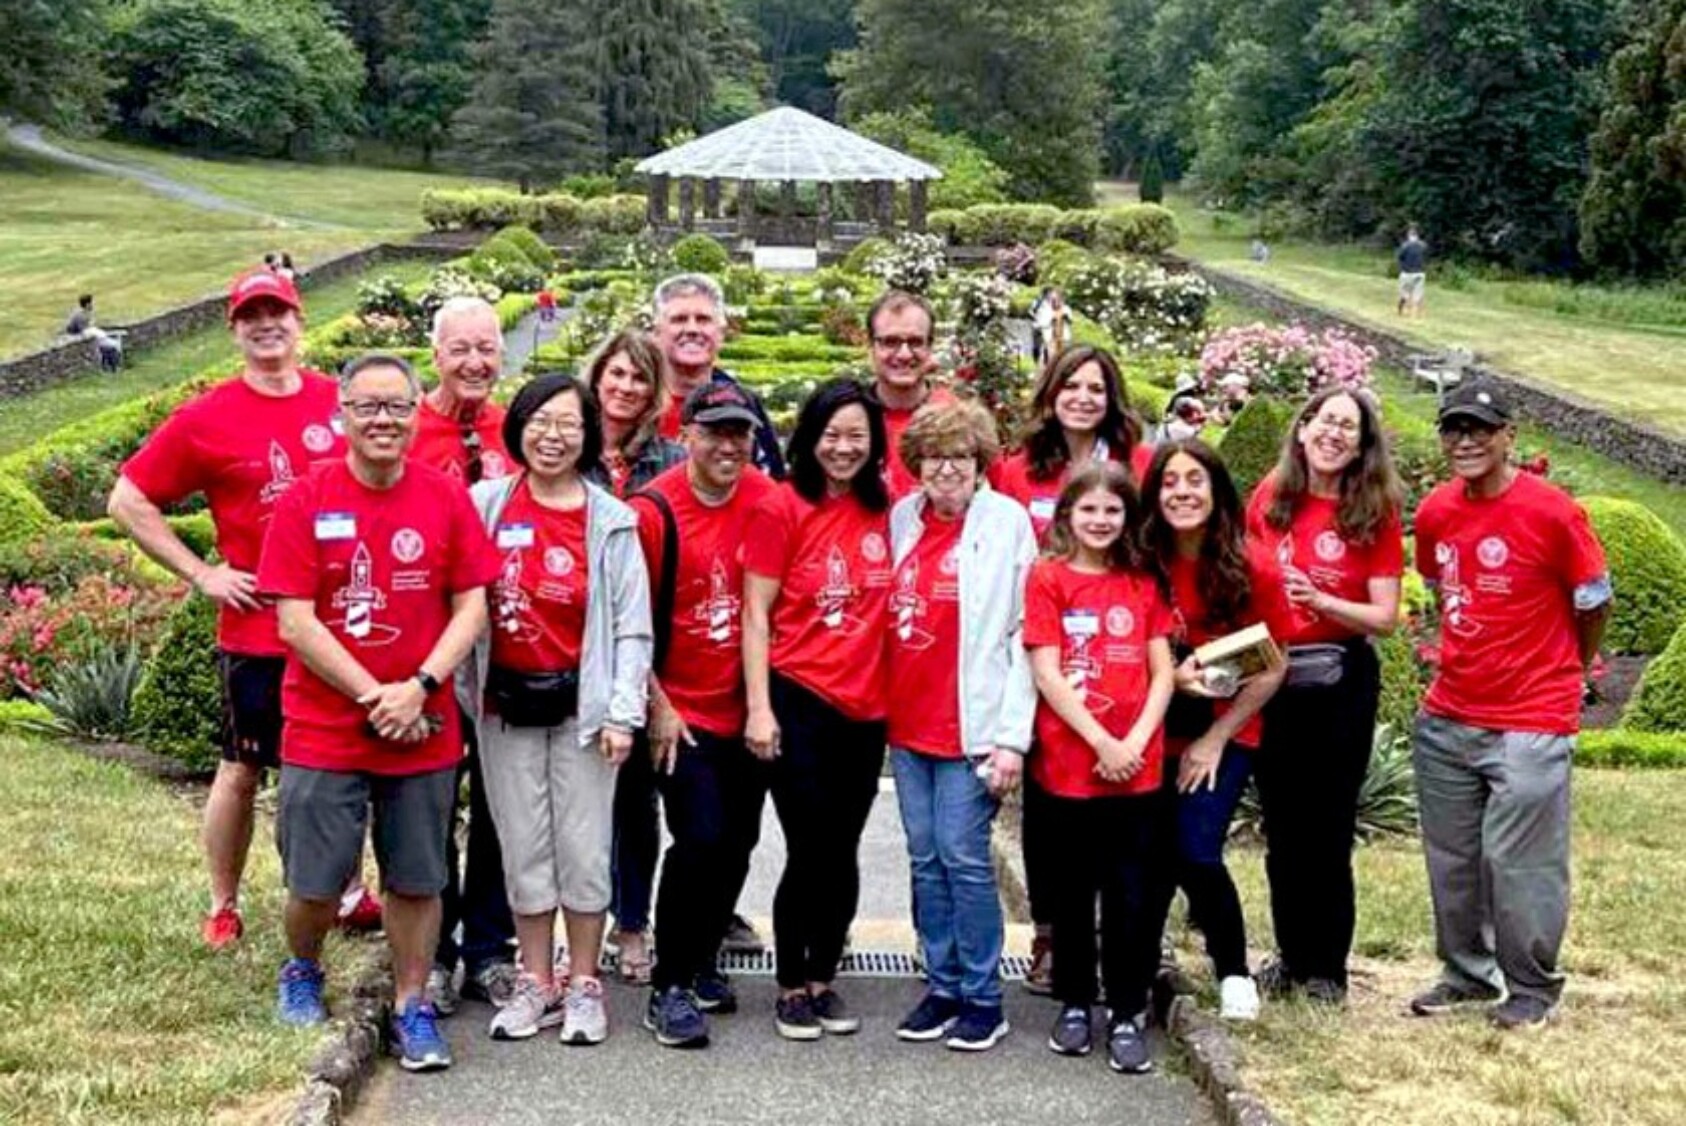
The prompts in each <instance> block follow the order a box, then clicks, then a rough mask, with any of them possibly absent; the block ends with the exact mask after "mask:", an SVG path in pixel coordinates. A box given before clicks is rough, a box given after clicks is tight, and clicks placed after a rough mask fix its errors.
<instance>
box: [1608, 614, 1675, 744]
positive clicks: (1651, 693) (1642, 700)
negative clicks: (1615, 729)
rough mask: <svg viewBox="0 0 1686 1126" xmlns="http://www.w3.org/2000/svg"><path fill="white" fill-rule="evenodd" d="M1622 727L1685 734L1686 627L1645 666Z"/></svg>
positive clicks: (1624, 715)
mask: <svg viewBox="0 0 1686 1126" xmlns="http://www.w3.org/2000/svg"><path fill="white" fill-rule="evenodd" d="M1621 726H1623V727H1627V728H1631V729H1632V730H1634V731H1677V732H1682V733H1686V627H1682V628H1681V629H1679V630H1676V631H1675V634H1674V637H1673V639H1672V640H1670V641H1669V643H1668V648H1666V649H1664V650H1663V651H1662V653H1661V654H1660V655H1659V656H1658V657H1657V658H1656V659H1655V660H1653V661H1652V662H1651V663H1650V664H1648V665H1646V666H1645V673H1644V675H1642V676H1641V677H1640V678H1639V685H1638V687H1636V688H1635V689H1634V690H1633V698H1632V699H1630V700H1629V701H1628V703H1627V710H1626V711H1624V712H1623V713H1622V723H1621Z"/></svg>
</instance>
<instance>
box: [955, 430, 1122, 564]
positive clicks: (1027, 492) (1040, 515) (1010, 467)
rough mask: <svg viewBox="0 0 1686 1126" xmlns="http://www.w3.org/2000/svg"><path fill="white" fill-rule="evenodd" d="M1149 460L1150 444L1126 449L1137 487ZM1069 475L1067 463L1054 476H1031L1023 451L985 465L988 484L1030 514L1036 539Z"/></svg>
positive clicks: (1044, 529)
mask: <svg viewBox="0 0 1686 1126" xmlns="http://www.w3.org/2000/svg"><path fill="white" fill-rule="evenodd" d="M1152 461H1153V447H1152V446H1150V445H1148V444H1147V443H1146V442H1138V443H1136V448H1135V449H1133V450H1131V451H1130V473H1131V475H1132V476H1134V477H1135V479H1136V484H1137V485H1138V486H1139V485H1140V484H1141V480H1142V478H1143V477H1144V476H1145V475H1146V474H1147V467H1148V465H1149V463H1151V462H1152ZM1070 476H1071V466H1069V465H1067V466H1066V467H1065V468H1063V469H1061V470H1060V472H1059V473H1058V474H1057V475H1056V476H1054V477H1050V478H1042V477H1036V476H1033V475H1032V474H1031V471H1030V455H1029V454H1027V453H1025V452H1024V451H1023V450H1020V451H1019V452H1018V453H1015V454H1013V455H1012V456H1011V457H1007V458H1004V459H1002V460H1001V461H998V462H996V463H995V464H994V465H992V466H990V467H989V483H990V486H991V487H992V488H994V489H995V491H996V492H998V493H1000V494H1001V495H1002V496H1008V497H1012V498H1013V499H1014V500H1016V501H1018V502H1019V503H1020V504H1021V505H1023V506H1024V509H1025V511H1026V512H1028V513H1030V526H1031V529H1032V530H1033V531H1035V532H1036V538H1037V540H1039V541H1040V540H1041V539H1042V537H1043V536H1045V535H1046V534H1047V532H1048V528H1049V526H1050V525H1051V524H1053V522H1054V508H1055V506H1056V505H1058V504H1059V502H1060V493H1061V492H1063V491H1064V489H1065V483H1066V481H1067V480H1068V479H1069V478H1070Z"/></svg>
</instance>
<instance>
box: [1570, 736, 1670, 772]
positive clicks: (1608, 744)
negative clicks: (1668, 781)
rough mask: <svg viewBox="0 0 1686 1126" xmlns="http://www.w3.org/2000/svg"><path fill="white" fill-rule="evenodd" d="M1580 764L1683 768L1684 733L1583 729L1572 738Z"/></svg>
mask: <svg viewBox="0 0 1686 1126" xmlns="http://www.w3.org/2000/svg"><path fill="white" fill-rule="evenodd" d="M1575 763H1576V764H1577V765H1579V766H1622V767H1654V768H1658V769H1667V770H1678V769H1682V768H1686V734H1682V733H1680V732H1675V731H1634V730H1631V729H1629V728H1626V727H1608V728H1600V729H1597V730H1591V731H1583V732H1581V733H1580V736H1579V737H1578V738H1577V739H1576V740H1575Z"/></svg>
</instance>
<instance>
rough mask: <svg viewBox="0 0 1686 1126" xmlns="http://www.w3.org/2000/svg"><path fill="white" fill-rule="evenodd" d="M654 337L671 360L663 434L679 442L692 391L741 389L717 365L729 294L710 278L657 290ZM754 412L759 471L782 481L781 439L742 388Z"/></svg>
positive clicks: (672, 281) (755, 398)
mask: <svg viewBox="0 0 1686 1126" xmlns="http://www.w3.org/2000/svg"><path fill="white" fill-rule="evenodd" d="M651 312H652V313H653V315H654V317H655V335H656V340H657V342H658V343H660V344H661V349H662V352H663V353H664V354H665V355H666V356H667V367H668V373H667V378H668V385H667V393H668V406H667V413H665V414H663V415H662V419H661V435H662V437H664V438H678V437H679V433H680V429H681V426H682V419H681V417H680V413H681V411H682V409H683V407H684V404H685V401H686V399H687V398H689V396H690V394H691V392H693V391H695V390H696V389H697V388H698V387H701V386H703V385H704V384H705V383H730V384H732V385H733V386H735V387H740V388H741V387H742V385H741V384H739V383H738V381H737V380H736V379H735V378H733V377H732V374H731V373H730V372H727V371H723V370H721V369H720V368H718V367H716V366H715V361H716V360H717V359H718V358H719V356H720V345H721V343H722V342H723V341H724V340H725V339H726V296H725V294H724V293H723V292H722V291H721V289H720V286H719V284H718V283H717V282H716V281H715V280H714V279H713V278H711V277H709V276H708V275H707V274H676V275H674V276H673V277H671V278H667V279H665V280H664V281H662V282H661V283H660V284H659V285H657V286H656V291H655V294H654V296H653V297H652V299H651ZM743 390H744V393H745V394H746V395H747V396H748V397H749V401H750V402H751V403H752V404H753V405H752V409H753V410H754V412H755V417H756V427H755V434H754V439H755V445H754V449H753V456H754V459H755V467H756V468H757V469H759V470H761V471H762V472H763V473H766V474H767V475H768V476H770V477H773V478H775V479H782V478H783V477H784V453H783V452H782V451H781V450H780V449H779V436H778V434H777V433H776V432H775V431H774V430H773V424H772V422H771V420H769V419H768V417H767V408H766V405H765V404H763V403H762V402H761V397H760V396H759V395H757V394H755V392H753V391H750V390H748V389H747V388H744V389H743Z"/></svg>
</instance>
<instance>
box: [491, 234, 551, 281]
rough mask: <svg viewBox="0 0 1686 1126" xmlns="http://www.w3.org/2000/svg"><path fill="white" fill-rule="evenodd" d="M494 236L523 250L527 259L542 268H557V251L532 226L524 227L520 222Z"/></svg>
mask: <svg viewBox="0 0 1686 1126" xmlns="http://www.w3.org/2000/svg"><path fill="white" fill-rule="evenodd" d="M492 237H493V239H495V240H497V241H499V242H504V243H508V244H509V245H510V246H513V247H515V248H516V249H517V250H519V251H521V253H522V254H523V255H524V256H525V257H526V259H527V261H529V262H531V263H532V264H533V265H534V266H536V267H537V268H539V269H540V270H544V271H547V272H548V271H550V270H554V269H555V268H556V252H555V251H553V250H551V249H550V247H549V246H547V245H545V241H544V240H543V239H542V238H540V237H539V236H538V235H537V234H536V233H535V232H534V231H533V230H532V228H530V227H523V226H520V225H519V224H517V225H515V226H509V227H505V228H504V229H503V230H501V231H499V232H498V233H497V234H496V235H494V236H492Z"/></svg>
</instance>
